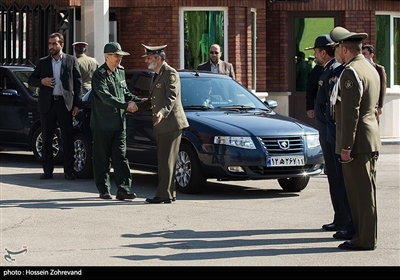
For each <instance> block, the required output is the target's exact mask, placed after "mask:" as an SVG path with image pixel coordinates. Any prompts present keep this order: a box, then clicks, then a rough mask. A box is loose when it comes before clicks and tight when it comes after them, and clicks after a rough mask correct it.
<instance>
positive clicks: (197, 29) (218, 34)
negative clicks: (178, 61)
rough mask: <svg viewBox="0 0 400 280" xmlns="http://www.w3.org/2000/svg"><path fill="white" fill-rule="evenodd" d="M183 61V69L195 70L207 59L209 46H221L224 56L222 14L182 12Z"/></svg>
mask: <svg viewBox="0 0 400 280" xmlns="http://www.w3.org/2000/svg"><path fill="white" fill-rule="evenodd" d="M184 40H185V43H184V51H185V55H184V59H185V64H184V68H185V69H196V68H197V65H199V64H200V63H202V62H205V61H207V60H208V59H209V53H208V49H209V47H210V45H211V44H214V43H217V44H219V45H220V46H221V51H222V57H221V59H222V60H223V59H224V58H223V56H224V12H223V11H185V12H184Z"/></svg>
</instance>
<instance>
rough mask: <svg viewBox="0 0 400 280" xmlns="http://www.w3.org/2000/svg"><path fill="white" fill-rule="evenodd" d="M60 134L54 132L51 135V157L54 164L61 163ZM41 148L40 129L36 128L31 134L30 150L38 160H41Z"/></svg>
mask: <svg viewBox="0 0 400 280" xmlns="http://www.w3.org/2000/svg"><path fill="white" fill-rule="evenodd" d="M60 143H61V140H60V134H59V133H55V134H54V137H53V157H54V164H56V165H58V164H62V162H63V155H62V151H61V149H60ZM42 150H43V138H42V130H41V129H40V128H38V129H37V130H36V131H35V133H34V134H33V138H32V151H33V155H34V156H35V159H36V160H37V161H39V162H42Z"/></svg>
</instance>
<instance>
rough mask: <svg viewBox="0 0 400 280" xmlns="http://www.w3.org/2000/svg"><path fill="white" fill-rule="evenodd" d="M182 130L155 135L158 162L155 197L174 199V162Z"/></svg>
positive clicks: (176, 157) (176, 158)
mask: <svg viewBox="0 0 400 280" xmlns="http://www.w3.org/2000/svg"><path fill="white" fill-rule="evenodd" d="M181 136H182V129H180V130H176V131H171V132H167V133H161V134H158V135H156V140H157V160H158V186H157V191H156V197H160V198H163V199H172V198H173V197H176V185H175V183H176V179H175V170H176V161H177V160H178V153H179V146H180V144H181Z"/></svg>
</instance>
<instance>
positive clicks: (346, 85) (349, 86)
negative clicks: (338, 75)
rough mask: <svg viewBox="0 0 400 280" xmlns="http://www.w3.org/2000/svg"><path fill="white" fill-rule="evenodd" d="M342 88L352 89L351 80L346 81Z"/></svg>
mask: <svg viewBox="0 0 400 280" xmlns="http://www.w3.org/2000/svg"><path fill="white" fill-rule="evenodd" d="M344 87H345V88H346V89H350V88H352V87H353V81H352V80H347V81H346V82H345V83H344Z"/></svg>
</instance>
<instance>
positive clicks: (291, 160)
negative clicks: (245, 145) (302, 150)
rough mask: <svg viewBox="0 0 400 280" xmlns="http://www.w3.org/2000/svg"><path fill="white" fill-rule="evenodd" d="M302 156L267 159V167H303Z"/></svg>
mask: <svg viewBox="0 0 400 280" xmlns="http://www.w3.org/2000/svg"><path fill="white" fill-rule="evenodd" d="M303 165H304V156H276V157H267V166H303Z"/></svg>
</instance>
